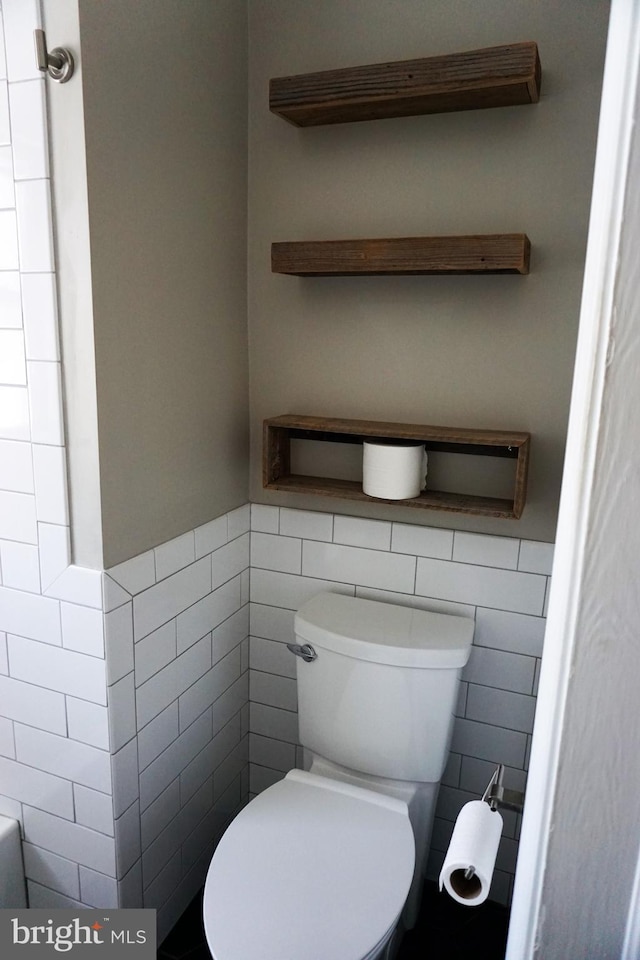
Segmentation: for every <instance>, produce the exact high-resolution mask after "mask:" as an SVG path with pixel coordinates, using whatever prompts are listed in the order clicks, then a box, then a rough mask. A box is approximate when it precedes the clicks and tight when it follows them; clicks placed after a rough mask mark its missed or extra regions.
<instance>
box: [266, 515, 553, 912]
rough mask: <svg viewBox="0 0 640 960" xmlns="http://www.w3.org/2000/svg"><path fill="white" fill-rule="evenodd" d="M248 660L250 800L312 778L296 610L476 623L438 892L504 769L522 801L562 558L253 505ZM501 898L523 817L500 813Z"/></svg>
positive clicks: (528, 548)
mask: <svg viewBox="0 0 640 960" xmlns="http://www.w3.org/2000/svg"><path fill="white" fill-rule="evenodd" d="M251 531H252V532H251V614H250V633H251V636H250V641H249V643H250V653H249V666H250V673H249V677H250V679H249V699H250V720H249V729H250V734H249V760H250V790H251V793H252V794H254V793H258V792H260V790H262V789H264V788H265V787H267V786H269V785H270V784H271V783H274V782H275V781H276V780H278V779H279V778H281V777H282V776H284V774H285V772H286V771H287V770H289V769H290V768H291V767H293V766H296V765H298V766H300V765H302V755H301V750H300V747H299V745H298V738H297V713H296V710H297V701H296V681H295V666H296V664H295V658H294V657H292V656H291V654H290V653H289V652H288V650H287V648H286V646H285V644H286V643H287V642H289V641H291V640H293V615H294V611H295V610H296V609H297V608H298V607H299V606H300V604H301V603H303V602H304V601H305V600H306V599H308V598H309V597H311V596H312V595H313V594H315V593H317V592H318V591H320V590H332V591H335V592H339V593H348V594H351V595H355V596H359V597H365V598H369V599H378V600H387V601H389V602H392V603H399V604H404V605H410V606H417V607H421V608H423V609H425V610H434V611H436V612H441V613H448V612H450V613H459V614H462V615H464V616H470V617H473V618H474V619H475V624H476V626H475V635H474V642H473V649H472V653H471V658H470V660H469V663H468V665H467V667H466V668H465V670H464V672H463V675H462V681H461V684H460V697H459V701H458V707H457V711H456V722H455V728H454V735H453V743H452V750H451V755H450V759H449V763H448V765H447V769H446V771H445V775H444V778H443V783H442V787H441V790H440V797H439V800H438V807H437V813H436V821H435V824H434V833H433V838H432V848H431V854H430V858H429V863H428V868H427V875H428V877H429V878H431V879H436V878H437V875H438V873H439V870H440V866H441V864H442V860H443V857H444V853H445V851H446V849H447V846H448V843H449V839H450V837H451V831H452V829H453V824H454V822H455V818H456V816H457V814H458V812H459V810H460V808H461V807H462V805H463V804H464V803H466V802H467V800H472V799H477V797H478V795H481V794H482V792H483V791H484V788H485V787H486V785H487V783H488V781H489V778H490V776H491V774H492V772H493V770H494V769H495V766H496V764H497V763H500V762H501V763H504V764H505V767H506V773H505V785H506V786H508V787H510V788H511V789H514V790H524V788H525V782H526V771H527V767H528V759H529V750H530V741H531V731H532V729H533V717H534V710H535V697H536V690H537V683H538V674H539V669H540V658H541V656H542V644H543V635H544V627H545V608H546V598H547V595H548V589H549V577H550V573H551V563H552V558H553V546H552V545H551V544H547V543H539V542H535V541H529V540H519V539H516V538H511V537H492V536H484V535H478V534H470V533H463V532H458V531H452V530H443V529H436V528H430V527H424V526H414V525H411V524H404V523H403V524H401V523H390V522H383V521H377V520H363V519H360V518H355V517H348V516H342V515H335V516H334V515H333V514H329V513H315V512H310V511H303V510H292V509H289V508H279V507H271V506H265V505H260V504H253V505H252V508H251ZM504 821H505V828H504V833H503V839H502V842H501V845H500V850H499V853H498V860H497V867H496V871H495V875H494V882H493V885H492V888H491V898H492V899H493V900H496V901H498V902H500V903H509V901H510V898H511V891H512V885H513V875H514V871H515V862H516V854H517V838H518V831H519V826H520V823H519V821H520V818H519V816H516V815H515V814H512V813H509V812H505V813H504Z"/></svg>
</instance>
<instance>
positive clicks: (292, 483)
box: [262, 414, 531, 520]
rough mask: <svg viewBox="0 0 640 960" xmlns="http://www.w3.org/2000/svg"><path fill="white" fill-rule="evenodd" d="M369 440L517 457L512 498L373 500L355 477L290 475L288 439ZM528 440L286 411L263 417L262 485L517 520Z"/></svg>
mask: <svg viewBox="0 0 640 960" xmlns="http://www.w3.org/2000/svg"><path fill="white" fill-rule="evenodd" d="M371 438H378V439H389V438H395V439H399V440H420V441H422V442H423V443H424V444H425V445H426V447H427V450H434V451H440V452H446V453H462V454H474V455H476V456H494V457H506V458H510V459H513V460H515V461H516V464H515V480H514V491H513V498H512V499H503V498H494V497H480V496H472V495H467V494H457V493H449V492H444V491H438V490H430V489H427V490H423V491H422V493H421V494H420V496H419V497H415V498H413V499H411V500H395V501H389V500H377V499H376V498H373V497H369V496H367V495H366V494H365V493H363V491H362V484H361V483H359V482H357V481H353V480H335V479H331V478H329V477H309V476H304V475H301V474H292V473H291V441H292V440H296V439H305V440H316V441H320V442H323V441H324V442H326V441H332V442H343V443H362V441H363V440H365V439H371ZM530 440H531V437H530V435H529V434H528V433H511V432H509V431H504V430H473V429H469V430H465V429H461V428H457V427H435V426H422V425H419V424H410V423H387V422H383V421H377V420H343V419H335V418H333V419H331V418H325V417H308V416H296V415H294V414H287V415H284V416H281V417H273V418H271V419H268V420H265V421H264V438H263V464H262V467H263V486H264V488H265V489H267V490H281V491H286V492H289V493H306V494H316V495H320V496H328V497H337V498H341V499H345V500H359V501H364V502H367V501H368V502H374V503H384V504H387V505H390V504H392V503H393V504H396V505H399V506H404V507H415V508H417V509H427V510H446V511H449V512H452V513H466V514H474V515H477V516H484V517H497V518H502V519H511V520H514V519H515V520H517V519H519V518H520V516H521V515H522V511H523V509H524V505H525V500H526V492H527V472H528V465H529V446H530Z"/></svg>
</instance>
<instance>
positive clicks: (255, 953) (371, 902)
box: [203, 593, 473, 960]
mask: <svg viewBox="0 0 640 960" xmlns="http://www.w3.org/2000/svg"><path fill="white" fill-rule="evenodd" d="M295 633H296V639H297V640H299V641H301V642H299V643H296V644H290V645H289V649H290V650H291V652H292V653H293V654H296V655H297V656H298V659H297V665H296V675H297V683H298V723H299V735H300V742H301V744H302V745H303V746H304V747H305V749H306V751H307V752H308V754H309V757H310V759H311V770H310V771H309V772H305V771H300V770H292V771H290V772H289V773H288V774H287V775H286V777H285V778H284V779H283V780H280V781H279V782H277V783H275V784H273V786H271V787H268V788H267V789H266V790H264V791H263V792H262V793H260V794H258V796H257V797H255V798H254V799H253V800H252V801H251V802H250V803H249V804H248V805H247V806H246V807H245V808H244V809H243V810H242V811H241V812H240V813H239V814H238V816H237V817H236V818H235V820H234V821H233V822H232V823H231V825H230V826H229V827H228V829H227V831H226V832H225V834H224V835H223V837H222V839H221V840H220V843H219V844H218V847H217V848H216V851H215V853H214V855H213V859H212V861H211V864H210V867H209V871H208V874H207V879H206V883H205V889H204V900H203V921H204V928H205V933H206V937H207V942H208V945H209V949H210V951H211V954H212V956H213V960H391V958H392V956H393V953H394V950H395V946H396V944H397V941H398V939H399V936H394V934H395V933H396V932H397V931H398V930H399V920H400V918H401V917H402V920H403V924H404V926H405V927H411V926H412V924H413V923H414V922H415V917H416V913H417V904H418V903H419V900H420V894H421V887H422V880H423V874H424V866H425V862H426V856H427V852H428V847H429V840H430V834H431V826H432V823H433V816H434V812H435V804H436V800H437V795H438V787H439V782H440V778H441V776H442V773H443V771H444V766H445V763H446V760H447V757H448V752H449V745H450V741H451V734H452V729H453V712H454V706H455V703H456V699H457V694H458V681H459V676H460V671H461V669H462V667H463V666H464V664H465V663H466V662H467V660H468V658H469V653H470V649H471V640H472V636H473V621H472V620H469V619H468V618H465V617H459V616H453V615H445V614H438V613H431V612H427V611H424V610H416V609H412V608H407V607H401V606H396V605H394V604H386V603H380V602H377V601H370V600H362V599H360V598H356V597H349V596H343V595H340V594H331V593H323V594H319V595H317V596H316V597H313V598H312V599H311V600H310V601H308V602H307V603H306V604H304V606H303V607H302V608H301V609H300V610H299V611H298V613H297V614H296V616H295Z"/></svg>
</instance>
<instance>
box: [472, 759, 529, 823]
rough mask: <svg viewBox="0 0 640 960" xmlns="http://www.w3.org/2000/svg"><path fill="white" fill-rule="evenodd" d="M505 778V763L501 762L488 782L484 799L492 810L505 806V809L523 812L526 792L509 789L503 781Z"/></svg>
mask: <svg viewBox="0 0 640 960" xmlns="http://www.w3.org/2000/svg"><path fill="white" fill-rule="evenodd" d="M503 778H504V764H503V763H499V764H498V766H497V767H496V769H495V770H494V772H493V776H492V777H491V780H489V783H488V784H487V789H486V790H485V792H484V793H483V794H482V799H483V800H484V802H485V803H488V804H489V806H490V807H491V809H492V810H497V809H498V807H503V808H504V809H505V810H513V811H514V813H522V807H523V805H524V794H523V793H521V792H520V791H519V790H508V789H507V788H506V787H505V786H504V784H503V783H502V780H503Z"/></svg>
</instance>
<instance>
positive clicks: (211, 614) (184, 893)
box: [81, 507, 249, 938]
mask: <svg viewBox="0 0 640 960" xmlns="http://www.w3.org/2000/svg"><path fill="white" fill-rule="evenodd" d="M248 526H249V510H248V507H247V508H240V510H233V511H231V512H230V513H229V514H226V515H225V516H223V517H219V518H217V519H216V520H214V521H212V522H211V523H208V524H206V525H205V526H203V527H200V528H198V529H196V530H192V531H189V532H188V533H186V534H184V535H182V536H180V537H177V538H176V539H175V540H171V541H169V542H168V543H165V544H162V545H160V546H158V547H156V548H155V549H154V550H152V551H149V552H147V553H145V554H142V555H140V556H138V557H133V558H132V559H131V560H128V561H126V562H125V563H121V564H119V565H118V566H117V567H112V568H111V569H110V570H108V571H107V572H106V573H105V574H104V575H103V596H104V597H105V600H107V598H108V605H109V607H110V609H109V612H107V613H105V615H104V621H105V646H106V651H107V653H106V656H107V690H108V704H109V711H110V713H109V723H110V736H111V751H112V753H113V754H114V756H113V758H112V768H113V770H114V774H113V790H114V810H115V816H116V818H118V819H116V830H115V835H116V851H117V856H118V857H119V858H122V857H127V859H126V860H124V861H123V862H122V863H121V862H118V865H117V867H118V869H117V876H116V879H117V880H119V881H122V882H121V884H120V888H119V889H120V894H119V895H120V897H121V898H122V897H123V896H125V895H126V896H127V897H128V898H129V899H128V901H127V902H126V903H125V902H124V901H123V900H122V899H121V901H120V902H121V903H122V905H124V906H131V905H132V904H133V903H140V904H143V905H144V906H147V907H154V908H156V909H157V910H158V911H159V912H158V935H159V938H162V937H163V936H164V935H165V934H166V933H168V931H169V930H170V928H171V926H172V925H173V924H174V923H175V921H176V920H177V919H178V917H179V916H180V914H181V912H182V911H183V910H184V908H185V907H186V906H187V904H188V903H189V901H190V900H191V898H192V897H193V896H195V894H196V892H197V890H198V888H199V887H200V886H201V885H202V883H203V882H204V878H205V874H206V869H207V866H208V863H209V861H210V859H211V856H212V854H213V849H214V847H215V844H216V843H217V841H218V839H219V837H220V835H221V833H222V831H223V830H224V828H225V827H226V826H227V824H228V823H229V820H230V819H231V818H232V817H233V816H234V815H235V814H236V813H237V812H238V810H239V809H240V807H241V806H242V804H243V803H244V802H246V800H247V798H248V777H247V776H243V771H245V770H246V769H247V767H248V755H249V722H248V699H249V669H248V668H249V664H248V654H247V655H244V651H245V649H247V648H248V634H249V603H248V599H249V598H248V596H247V590H246V588H245V587H244V586H243V584H244V580H245V578H246V576H247V575H248V569H249V531H248ZM207 548H209V549H207ZM85 786H90V787H94V786H95V785H92V784H85ZM85 815H86V813H85ZM120 824H122V826H121V827H120V828H119V825H120ZM105 828H106V822H103V823H102V827H100V826H98V825H97V824H96V825H95V829H97V830H99V829H105ZM132 850H137V851H138V854H137V857H134V856H132ZM138 860H139V861H140V862H139V863H138ZM134 869H135V872H134V873H132V872H131V871H132V870H134ZM125 873H126V878H125ZM129 874H131V876H129ZM81 879H82V877H81ZM125 879H126V883H125ZM137 884H139V887H138V886H137ZM88 889H91V890H92V891H97V892H92V893H91V896H92V897H94V898H95V897H97V896H98V894H99V893H100V892H102V891H104V892H106V891H109V892H110V895H111V893H112V888H111V887H110V886H109V887H107V886H105V883H104V881H101V885H97V884H93V883H92V886H91V887H90V888H89V886H88V885H87V884H85V885H84V886H82V884H81V893H82V894H83V895H84V896H87V895H88V894H86V892H85V891H86V890H88ZM113 895H114V896H115V895H116V894H113Z"/></svg>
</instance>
